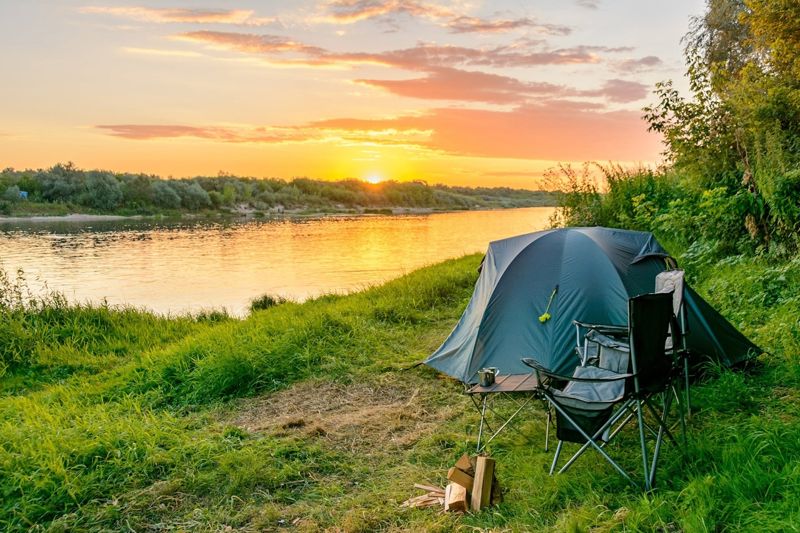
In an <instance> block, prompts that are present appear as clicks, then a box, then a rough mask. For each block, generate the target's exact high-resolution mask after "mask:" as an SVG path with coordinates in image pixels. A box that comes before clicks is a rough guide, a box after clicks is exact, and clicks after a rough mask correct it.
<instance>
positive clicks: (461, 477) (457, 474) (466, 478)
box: [447, 466, 473, 492]
mask: <svg viewBox="0 0 800 533" xmlns="http://www.w3.org/2000/svg"><path fill="white" fill-rule="evenodd" d="M447 479H449V480H450V481H452V482H453V483H458V484H459V485H461V486H462V487H464V488H465V489H467V490H468V491H470V492H472V482H473V477H472V476H470V475H469V474H467V473H466V472H464V471H463V470H461V469H460V468H456V467H455V466H454V467H453V468H451V469H450V470H448V471H447Z"/></svg>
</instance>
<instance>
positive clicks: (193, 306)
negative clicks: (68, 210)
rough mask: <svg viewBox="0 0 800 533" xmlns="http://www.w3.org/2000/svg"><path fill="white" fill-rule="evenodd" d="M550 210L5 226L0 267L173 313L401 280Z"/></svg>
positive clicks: (537, 225) (78, 292) (521, 228)
mask: <svg viewBox="0 0 800 533" xmlns="http://www.w3.org/2000/svg"><path fill="white" fill-rule="evenodd" d="M552 212H553V209H552V208H549V207H536V208H525V209H507V210H494V211H462V212H454V213H435V214H428V215H397V216H392V215H387V216H382V215H377V216H360V217H355V216H352V217H323V218H313V219H292V220H289V219H285V220H264V221H248V222H229V223H222V224H220V223H209V222H187V221H183V222H155V221H153V220H147V219H141V220H135V219H128V220H122V221H119V220H118V221H106V222H97V221H94V222H91V223H85V222H84V223H80V222H36V223H34V222H17V223H6V224H3V225H2V226H0V265H2V266H3V267H4V268H5V269H6V271H9V272H11V271H16V270H17V269H18V268H22V269H23V270H24V271H25V277H26V278H27V279H28V281H29V285H30V286H31V287H32V288H33V289H34V290H35V291H36V290H42V284H43V283H46V284H47V286H48V287H49V288H50V289H52V290H57V291H59V292H62V293H63V294H64V295H66V296H67V298H68V299H69V300H71V301H78V302H86V301H89V302H95V303H96V302H100V301H102V300H103V299H105V300H106V301H108V302H109V303H110V304H114V305H116V304H124V305H132V306H136V307H144V308H147V309H150V310H152V311H156V312H158V313H164V314H180V313H185V312H197V311H201V310H209V309H219V308H225V309H227V310H228V312H230V313H232V314H234V315H240V316H241V315H244V314H246V312H247V308H248V305H249V302H250V300H251V299H252V298H254V297H257V296H259V295H261V294H265V293H267V294H272V295H278V296H283V297H287V298H291V299H295V300H304V299H307V298H309V297H313V296H317V295H321V294H324V293H332V292H335V293H342V292H348V291H353V290H358V289H361V288H365V287H368V286H370V285H375V284H379V283H382V282H384V281H387V280H389V279H392V278H396V277H398V276H401V275H403V274H405V273H407V272H410V271H412V270H415V269H417V268H420V267H422V266H425V265H429V264H433V263H436V262H439V261H442V260H445V259H448V258H452V257H458V256H461V255H464V254H468V253H473V252H482V251H485V250H486V247H487V245H488V243H489V242H490V241H492V240H496V239H501V238H504V237H510V236H512V235H517V234H520V233H527V232H531V231H536V230H539V229H542V228H544V227H546V226H547V223H548V218H549V217H550V215H551V213H552Z"/></svg>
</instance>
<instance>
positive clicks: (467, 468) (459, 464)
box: [455, 453, 475, 476]
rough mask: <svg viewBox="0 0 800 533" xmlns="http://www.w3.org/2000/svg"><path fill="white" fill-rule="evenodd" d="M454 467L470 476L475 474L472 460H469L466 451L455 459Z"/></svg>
mask: <svg viewBox="0 0 800 533" xmlns="http://www.w3.org/2000/svg"><path fill="white" fill-rule="evenodd" d="M455 467H456V468H458V469H459V470H461V471H463V472H466V473H467V474H469V475H471V476H472V475H475V469H474V468H473V465H472V462H470V459H469V455H467V454H466V453H465V454H464V455H462V456H461V457H460V458H459V459H458V461H456V464H455Z"/></svg>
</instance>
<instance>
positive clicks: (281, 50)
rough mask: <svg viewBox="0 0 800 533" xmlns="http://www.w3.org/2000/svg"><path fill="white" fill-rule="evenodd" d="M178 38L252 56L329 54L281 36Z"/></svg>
mask: <svg viewBox="0 0 800 533" xmlns="http://www.w3.org/2000/svg"><path fill="white" fill-rule="evenodd" d="M177 38H178V39H182V40H185V41H193V42H200V43H205V44H209V45H212V46H216V47H220V48H226V49H230V50H236V51H238V52H246V53H252V54H265V55H274V54H286V53H299V54H304V55H306V56H309V57H322V56H324V55H325V54H326V53H327V52H326V51H325V50H324V49H322V48H319V47H317V46H311V45H307V44H303V43H299V42H297V41H293V40H292V39H289V38H288V37H282V36H279V35H266V34H253V33H234V32H224V31H206V30H202V31H191V32H186V33H182V34H180V35H178V36H177Z"/></svg>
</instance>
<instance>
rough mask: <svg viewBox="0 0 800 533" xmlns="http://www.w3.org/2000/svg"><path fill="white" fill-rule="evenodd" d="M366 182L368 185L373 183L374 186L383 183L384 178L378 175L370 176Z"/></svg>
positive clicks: (365, 179)
mask: <svg viewBox="0 0 800 533" xmlns="http://www.w3.org/2000/svg"><path fill="white" fill-rule="evenodd" d="M364 181H366V182H367V183H371V184H373V185H377V184H378V183H380V182H382V181H383V177H381V176H379V175H378V174H370V175H369V176H367V177H366V178H364Z"/></svg>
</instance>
